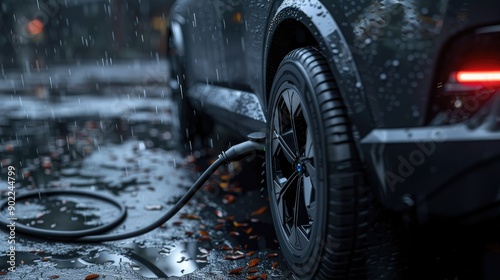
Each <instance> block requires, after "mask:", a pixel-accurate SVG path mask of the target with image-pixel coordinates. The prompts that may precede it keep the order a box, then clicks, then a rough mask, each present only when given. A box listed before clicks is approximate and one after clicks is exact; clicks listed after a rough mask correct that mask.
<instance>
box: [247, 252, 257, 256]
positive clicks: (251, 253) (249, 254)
mask: <svg viewBox="0 0 500 280" xmlns="http://www.w3.org/2000/svg"><path fill="white" fill-rule="evenodd" d="M254 253H255V252H254V251H250V252H248V253H247V256H249V257H251V256H252V255H253V254H254Z"/></svg>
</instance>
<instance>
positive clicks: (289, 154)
mask: <svg viewBox="0 0 500 280" xmlns="http://www.w3.org/2000/svg"><path fill="white" fill-rule="evenodd" d="M274 133H275V134H274V137H275V139H277V140H278V142H279V145H280V147H281V148H282V150H283V153H284V155H285V158H286V159H287V160H288V162H290V163H294V162H295V160H296V158H297V156H296V155H295V153H294V152H293V151H294V150H293V149H292V147H290V146H289V143H288V141H286V140H285V138H284V137H283V136H281V135H277V134H276V132H274ZM289 135H290V134H287V135H286V136H289ZM286 136H285V137H286ZM273 141H274V139H273ZM273 152H274V151H273Z"/></svg>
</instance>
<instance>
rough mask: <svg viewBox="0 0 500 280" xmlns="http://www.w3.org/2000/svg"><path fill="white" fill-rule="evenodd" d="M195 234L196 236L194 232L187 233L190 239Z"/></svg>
mask: <svg viewBox="0 0 500 280" xmlns="http://www.w3.org/2000/svg"><path fill="white" fill-rule="evenodd" d="M193 234H194V232H192V231H186V235H187V236H189V237H191V236H193Z"/></svg>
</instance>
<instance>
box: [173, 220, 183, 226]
mask: <svg viewBox="0 0 500 280" xmlns="http://www.w3.org/2000/svg"><path fill="white" fill-rule="evenodd" d="M172 224H173V225H174V226H180V225H182V221H175V222H173V223H172Z"/></svg>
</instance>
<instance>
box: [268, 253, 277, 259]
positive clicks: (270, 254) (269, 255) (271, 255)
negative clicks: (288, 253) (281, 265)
mask: <svg viewBox="0 0 500 280" xmlns="http://www.w3.org/2000/svg"><path fill="white" fill-rule="evenodd" d="M277 256H278V253H269V254H267V257H269V258H276V257H277Z"/></svg>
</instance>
